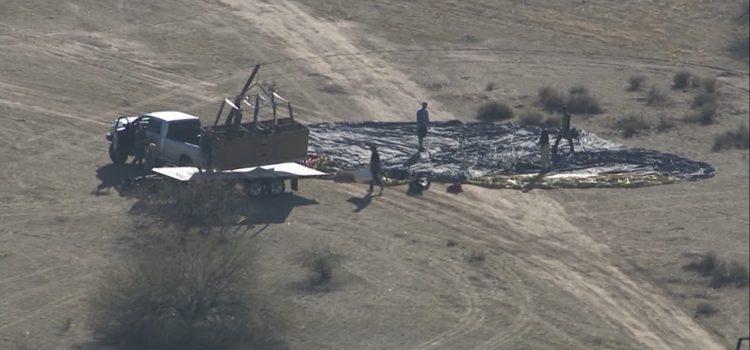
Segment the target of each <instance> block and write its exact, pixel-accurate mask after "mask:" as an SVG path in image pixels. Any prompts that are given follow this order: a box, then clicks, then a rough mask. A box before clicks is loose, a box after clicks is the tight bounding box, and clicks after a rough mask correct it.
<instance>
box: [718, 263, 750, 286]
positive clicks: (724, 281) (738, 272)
mask: <svg viewBox="0 0 750 350" xmlns="http://www.w3.org/2000/svg"><path fill="white" fill-rule="evenodd" d="M747 284H748V273H747V268H745V267H744V266H742V265H741V264H740V263H738V262H736V261H732V262H724V261H719V262H718V263H717V265H716V268H715V269H714V270H713V273H711V287H712V288H714V289H718V288H721V287H724V286H728V285H735V286H736V287H744V286H746V285H747Z"/></svg>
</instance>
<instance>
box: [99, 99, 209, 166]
mask: <svg viewBox="0 0 750 350" xmlns="http://www.w3.org/2000/svg"><path fill="white" fill-rule="evenodd" d="M141 127H143V128H145V129H146V133H145V134H146V145H147V148H148V150H149V152H151V154H150V157H152V159H153V161H154V162H155V163H158V164H176V165H199V164H202V163H203V160H202V158H201V153H200V147H199V144H200V133H201V122H200V118H198V117H196V116H193V115H190V114H187V113H182V112H174V111H166V112H152V113H146V114H143V115H140V116H119V117H117V118H115V120H114V122H113V123H112V127H111V130H110V132H109V133H107V140H108V141H110V145H109V156H110V159H111V160H112V162H114V163H116V164H123V163H125V162H126V161H127V160H128V157H129V156H133V155H135V153H136V145H135V133H136V130H137V128H141ZM149 146H150V147H149Z"/></svg>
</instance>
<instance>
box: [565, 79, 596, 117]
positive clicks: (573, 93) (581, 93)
mask: <svg viewBox="0 0 750 350" xmlns="http://www.w3.org/2000/svg"><path fill="white" fill-rule="evenodd" d="M567 106H568V111H569V112H570V113H577V114H599V113H601V112H602V108H601V106H599V99H597V98H596V97H594V96H593V95H591V92H589V89H588V88H587V87H585V86H583V85H574V86H572V87H571V88H570V89H569V91H568V99H567Z"/></svg>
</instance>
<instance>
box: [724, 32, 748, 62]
mask: <svg viewBox="0 0 750 350" xmlns="http://www.w3.org/2000/svg"><path fill="white" fill-rule="evenodd" d="M727 50H729V53H730V54H731V55H732V56H734V57H735V58H738V59H747V58H748V57H750V36H748V35H747V34H745V35H744V36H737V37H735V38H733V39H732V40H731V41H730V42H729V45H727Z"/></svg>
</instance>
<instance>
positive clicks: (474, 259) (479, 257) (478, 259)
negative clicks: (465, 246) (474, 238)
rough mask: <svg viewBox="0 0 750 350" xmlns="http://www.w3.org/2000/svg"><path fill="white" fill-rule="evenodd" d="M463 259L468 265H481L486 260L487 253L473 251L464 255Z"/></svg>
mask: <svg viewBox="0 0 750 350" xmlns="http://www.w3.org/2000/svg"><path fill="white" fill-rule="evenodd" d="M465 259H466V262H468V263H469V264H481V263H483V262H484V261H485V260H486V259H487V253H486V252H484V251H482V250H476V249H473V250H470V251H469V252H468V254H466V257H465Z"/></svg>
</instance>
